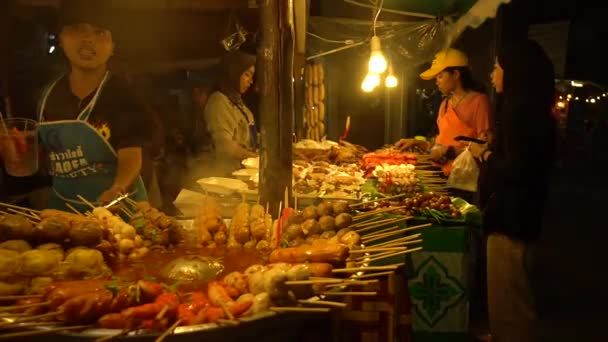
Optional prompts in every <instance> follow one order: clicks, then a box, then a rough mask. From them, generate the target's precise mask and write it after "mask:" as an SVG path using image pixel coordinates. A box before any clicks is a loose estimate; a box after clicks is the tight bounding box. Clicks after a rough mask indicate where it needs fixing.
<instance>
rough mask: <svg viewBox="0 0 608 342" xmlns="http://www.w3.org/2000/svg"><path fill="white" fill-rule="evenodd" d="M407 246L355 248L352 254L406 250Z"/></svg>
mask: <svg viewBox="0 0 608 342" xmlns="http://www.w3.org/2000/svg"><path fill="white" fill-rule="evenodd" d="M405 249H406V248H405V247H385V248H374V247H369V248H363V249H354V250H351V251H350V254H351V255H352V254H364V253H378V252H395V251H402V250H405Z"/></svg>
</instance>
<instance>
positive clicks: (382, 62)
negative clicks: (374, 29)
mask: <svg viewBox="0 0 608 342" xmlns="http://www.w3.org/2000/svg"><path fill="white" fill-rule="evenodd" d="M370 46H371V55H370V57H369V72H370V73H374V74H381V73H383V72H385V71H386V66H387V63H386V59H385V58H384V55H383V54H382V46H381V45H380V38H378V36H373V37H372V40H371V41H370Z"/></svg>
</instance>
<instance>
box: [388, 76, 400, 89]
mask: <svg viewBox="0 0 608 342" xmlns="http://www.w3.org/2000/svg"><path fill="white" fill-rule="evenodd" d="M398 84H399V81H397V77H395V76H394V75H388V76H386V79H385V80H384V85H385V86H386V87H387V88H395V87H396V86H397V85H398Z"/></svg>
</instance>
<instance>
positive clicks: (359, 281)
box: [325, 279, 378, 288]
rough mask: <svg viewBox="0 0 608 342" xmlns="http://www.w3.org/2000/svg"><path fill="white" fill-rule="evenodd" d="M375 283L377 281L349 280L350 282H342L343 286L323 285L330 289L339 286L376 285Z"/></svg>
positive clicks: (338, 285)
mask: <svg viewBox="0 0 608 342" xmlns="http://www.w3.org/2000/svg"><path fill="white" fill-rule="evenodd" d="M377 282H378V279H373V280H351V281H347V282H344V283H343V284H330V285H325V287H326V288H332V287H340V286H364V285H369V284H374V283H377Z"/></svg>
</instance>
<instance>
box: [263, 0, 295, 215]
mask: <svg viewBox="0 0 608 342" xmlns="http://www.w3.org/2000/svg"><path fill="white" fill-rule="evenodd" d="M280 3H281V4H282V3H283V1H278V0H259V11H260V31H261V34H262V38H261V42H260V44H259V46H258V61H257V72H258V80H259V82H260V83H259V87H260V107H259V110H260V133H261V134H260V135H261V148H260V196H261V199H260V203H263V204H266V203H268V204H269V207H270V209H271V213H272V214H273V216H275V215H276V214H277V213H278V207H279V202H281V201H284V198H285V189H289V192H290V194H291V178H292V176H291V174H292V162H291V154H292V150H291V149H292V135H293V82H292V75H293V73H292V71H288V69H289V68H293V66H292V63H291V62H290V56H291V55H292V54H293V52H292V51H290V50H293V47H292V46H291V44H285V42H289V39H291V38H289V39H288V38H286V37H285V35H286V34H289V32H288V30H284V27H285V26H286V23H285V20H281V14H282V13H286V11H285V8H284V7H283V6H280V5H279V4H280ZM281 24H283V26H281ZM285 52H287V53H285ZM291 70H293V69H291ZM290 198H291V196H290ZM286 206H288V204H286V203H283V208H285V207H286Z"/></svg>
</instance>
